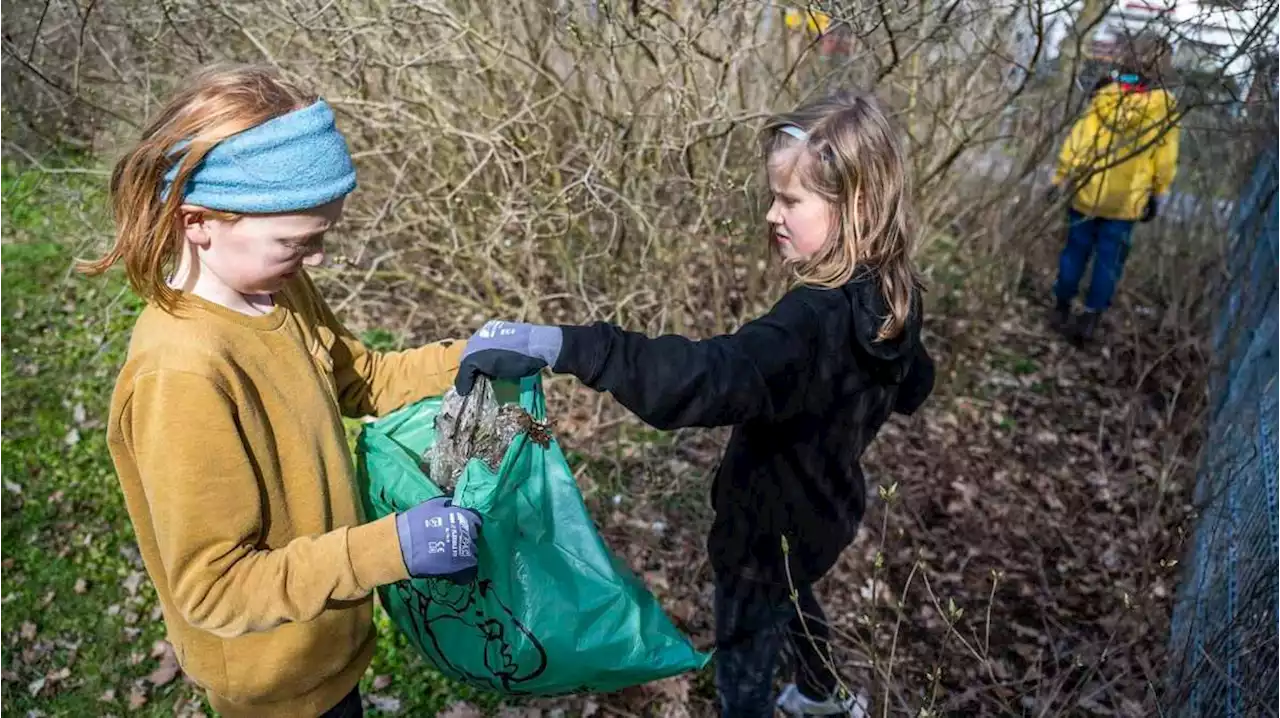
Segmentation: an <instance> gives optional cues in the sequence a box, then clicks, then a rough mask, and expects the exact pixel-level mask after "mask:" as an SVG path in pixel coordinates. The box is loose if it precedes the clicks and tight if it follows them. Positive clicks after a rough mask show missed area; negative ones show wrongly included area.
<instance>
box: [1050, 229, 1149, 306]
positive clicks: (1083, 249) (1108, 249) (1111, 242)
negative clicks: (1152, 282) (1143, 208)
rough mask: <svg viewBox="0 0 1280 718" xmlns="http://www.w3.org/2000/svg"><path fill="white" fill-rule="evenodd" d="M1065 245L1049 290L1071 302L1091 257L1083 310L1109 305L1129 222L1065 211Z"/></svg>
mask: <svg viewBox="0 0 1280 718" xmlns="http://www.w3.org/2000/svg"><path fill="white" fill-rule="evenodd" d="M1067 220H1068V225H1067V246H1066V247H1064V248H1063V249H1062V256H1061V257H1059V259H1058V281H1057V283H1056V284H1054V287H1053V293H1054V294H1055V295H1057V297H1058V299H1061V300H1063V301H1068V302H1069V301H1071V300H1072V299H1074V298H1075V296H1076V292H1078V291H1079V288H1080V280H1081V279H1082V278H1083V277H1084V270H1085V267H1087V266H1089V258H1090V257H1092V258H1093V276H1092V277H1091V278H1090V279H1089V293H1088V294H1087V295H1085V300H1084V306H1085V309H1087V310H1089V311H1091V312H1101V311H1103V310H1105V309H1107V308H1108V307H1110V306H1111V298H1112V297H1113V296H1114V295H1115V293H1116V284H1118V283H1119V282H1120V275H1121V274H1122V273H1123V272H1124V263H1125V260H1126V259H1128V258H1129V247H1130V245H1131V243H1132V237H1133V224H1134V223H1133V222H1132V221H1129V220H1123V219H1103V218H1101V217H1090V216H1089V215H1086V214H1081V213H1079V212H1077V211H1075V210H1074V209H1068V210H1067Z"/></svg>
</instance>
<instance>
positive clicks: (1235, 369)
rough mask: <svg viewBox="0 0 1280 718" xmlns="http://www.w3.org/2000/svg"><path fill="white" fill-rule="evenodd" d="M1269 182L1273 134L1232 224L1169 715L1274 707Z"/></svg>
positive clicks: (1273, 264)
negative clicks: (1226, 280) (1206, 433)
mask: <svg viewBox="0 0 1280 718" xmlns="http://www.w3.org/2000/svg"><path fill="white" fill-rule="evenodd" d="M1276 188H1277V154H1276V145H1275V144H1274V142H1272V143H1271V145H1270V147H1269V149H1267V150H1266V151H1264V152H1263V153H1262V154H1261V156H1260V157H1259V158H1258V160H1257V164H1256V166H1255V167H1254V171H1253V174H1252V176H1251V177H1250V178H1249V180H1248V181H1247V182H1246V183H1245V186H1244V187H1243V188H1242V191H1241V193H1240V197H1239V200H1238V202H1237V203H1236V213H1235V216H1234V218H1233V221H1232V231H1231V244H1230V249H1229V254H1228V262H1227V269H1228V272H1227V277H1228V284H1227V286H1226V287H1225V291H1224V292H1223V298H1224V301H1223V304H1222V306H1221V307H1220V309H1219V312H1220V314H1219V316H1218V325H1217V327H1216V328H1215V332H1214V337H1213V351H1214V357H1215V372H1214V375H1213V377H1212V379H1211V383H1210V392H1211V394H1210V397H1211V398H1210V403H1209V407H1210V414H1209V426H1208V436H1207V440H1206V444H1205V446H1206V448H1205V452H1204V458H1203V463H1202V465H1201V467H1200V474H1199V476H1198V479H1197V484H1196V495H1195V506H1196V508H1197V510H1198V512H1199V516H1198V519H1197V523H1196V527H1195V531H1194V534H1193V535H1192V537H1191V543H1190V548H1189V551H1188V554H1187V561H1186V562H1185V568H1184V571H1183V574H1182V582H1181V585H1180V587H1179V595H1178V601H1177V603H1176V605H1175V607H1174V614H1173V625H1172V631H1171V644H1170V649H1171V653H1172V656H1171V658H1172V663H1171V665H1170V668H1171V671H1170V676H1169V677H1170V682H1171V684H1170V689H1171V690H1170V693H1169V696H1170V700H1169V701H1167V703H1168V705H1167V708H1168V709H1169V712H1170V714H1173V715H1183V716H1225V717H1228V718H1235V717H1237V716H1239V717H1243V716H1261V715H1274V711H1275V707H1276V702H1277V699H1278V691H1277V685H1278V684H1277V668H1276V661H1277V648H1276V643H1277V624H1276V622H1277V618H1278V616H1280V614H1278V611H1277V608H1278V607H1277V603H1278V601H1280V586H1278V585H1277V562H1278V561H1280V555H1278V553H1277V549H1278V546H1277V533H1278V531H1277V510H1278V508H1277V500H1276V488H1277V487H1276V483H1277V481H1276V479H1277V471H1278V468H1277V465H1276V442H1277V435H1276V426H1277V419H1278V418H1280V417H1278V410H1280V407H1278V406H1277V396H1278V394H1277V392H1278V391H1280V387H1278V386H1277V377H1278V375H1280V371H1278V369H1280V364H1278V361H1277V341H1278V340H1280V333H1278V331H1277V327H1278V320H1277V308H1278V307H1280V298H1278V295H1277V271H1278V268H1277V258H1278V257H1280V245H1278V243H1277V238H1278V236H1280V228H1278V227H1277V215H1276Z"/></svg>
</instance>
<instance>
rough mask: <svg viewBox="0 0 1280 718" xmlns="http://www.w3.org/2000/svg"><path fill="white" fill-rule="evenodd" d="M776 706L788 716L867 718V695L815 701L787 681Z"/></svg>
mask: <svg viewBox="0 0 1280 718" xmlns="http://www.w3.org/2000/svg"><path fill="white" fill-rule="evenodd" d="M778 708H779V709H781V710H782V712H783V713H786V714H787V715H790V716H798V717H803V716H847V717H848V718H867V716H868V715H869V714H868V713H867V697H866V696H864V695H861V694H855V695H852V696H850V697H848V698H845V699H844V700H841V699H839V698H837V697H835V696H833V697H831V698H828V699H827V700H825V701H815V700H813V699H812V698H809V697H807V696H805V695H804V694H803V693H801V692H800V689H799V688H798V687H796V684H794V683H788V684H787V685H786V687H785V688H783V689H782V694H781V695H779V696H778Z"/></svg>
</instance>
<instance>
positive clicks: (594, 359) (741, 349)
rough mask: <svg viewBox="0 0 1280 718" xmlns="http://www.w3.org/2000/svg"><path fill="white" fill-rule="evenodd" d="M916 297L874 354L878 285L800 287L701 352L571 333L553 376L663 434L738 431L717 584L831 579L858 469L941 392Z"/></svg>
mask: <svg viewBox="0 0 1280 718" xmlns="http://www.w3.org/2000/svg"><path fill="white" fill-rule="evenodd" d="M918 295H919V293H918V292H917V293H916V296H915V297H914V299H913V303H912V309H911V312H910V316H909V320H908V322H907V325H906V328H905V330H904V331H903V332H901V333H900V334H899V335H898V336H897V337H896V338H894V339H891V340H885V341H877V339H876V335H877V333H878V331H879V329H880V324H881V321H882V319H883V317H885V316H886V315H887V314H888V309H887V306H886V304H885V302H884V299H883V297H882V295H881V292H880V290H879V287H878V282H877V281H876V279H875V277H874V275H873V274H871V273H869V272H868V273H864V274H863V275H862V276H860V277H858V278H855V279H854V280H852V281H850V282H849V283H848V284H845V285H844V286H842V287H839V288H836V289H815V288H811V287H798V288H796V289H793V290H791V291H790V292H788V293H787V294H786V295H785V296H783V297H782V299H781V300H779V301H778V303H777V304H776V305H774V307H773V309H771V310H770V311H769V313H768V314H766V315H765V316H763V317H760V318H759V319H756V320H754V321H751V322H749V323H747V324H745V325H744V326H743V327H742V328H741V329H739V330H738V331H737V332H735V333H733V334H729V335H723V336H717V337H713V338H711V339H705V340H701V341H695V340H691V339H686V338H684V337H679V336H662V337H657V338H649V337H647V336H644V335H642V334H636V333H633V332H627V331H624V330H622V329H620V328H618V327H616V326H614V325H611V324H606V323H597V324H593V325H590V326H566V327H562V329H563V344H562V347H561V351H560V356H559V358H558V359H557V361H556V364H555V366H554V367H553V370H554V371H556V372H557V373H569V374H574V375H576V376H577V377H578V378H579V379H581V380H582V381H583V382H584V383H586V384H587V385H588V386H590V387H592V388H594V389H596V390H599V391H608V392H610V393H612V394H613V395H614V397H615V398H616V399H617V400H618V401H619V402H620V403H621V404H622V405H623V406H625V407H626V408H627V409H629V410H631V411H632V412H633V413H635V414H636V416H638V417H639V418H640V419H642V420H644V421H645V422H646V423H648V424H650V425H651V426H653V427H656V428H658V429H675V428H679V427H688V426H703V427H712V426H730V425H732V426H734V427H735V428H734V431H733V435H732V437H731V438H730V440H729V445H728V447H727V449H726V450H725V454H724V457H723V458H722V460H721V462H720V466H719V468H718V470H717V471H716V476H715V480H714V483H713V485H712V489H711V500H712V505H713V507H714V509H715V512H716V517H715V522H714V524H713V526H712V529H711V534H710V537H709V539H708V544H707V548H708V550H709V552H710V556H711V563H712V566H713V568H714V569H715V570H716V571H717V572H721V573H729V574H734V575H740V576H747V577H750V578H755V579H758V580H763V581H768V582H784V581H786V580H787V575H786V573H785V570H784V557H783V551H782V546H783V541H782V538H783V537H784V536H785V537H786V543H787V545H788V546H789V547H790V548H789V552H788V555H787V557H786V567H787V568H789V570H790V572H791V580H792V581H795V582H796V583H808V582H812V581H816V580H817V579H819V578H821V577H822V576H823V575H824V574H825V573H826V572H827V571H828V570H829V569H830V568H831V566H832V565H833V564H834V563H835V561H836V558H837V557H838V556H839V555H840V552H841V551H843V550H844V548H845V547H847V546H848V545H849V543H850V542H851V541H852V540H853V537H854V535H855V534H856V532H857V530H858V524H859V522H860V521H861V520H862V515H863V511H864V510H865V507H866V495H865V494H866V486H865V481H864V479H863V474H862V467H861V466H860V465H859V461H860V459H861V457H862V453H863V451H864V450H865V449H866V447H867V444H869V443H870V442H871V440H872V439H873V438H875V436H876V433H877V432H878V431H879V430H880V427H881V425H883V424H884V422H885V420H887V419H888V418H889V415H890V413H891V412H893V411H895V410H896V411H898V412H900V413H904V414H911V413H913V412H914V411H915V410H916V409H917V408H919V406H920V405H921V404H922V403H923V402H924V400H925V399H926V398H927V397H928V396H929V394H930V393H931V392H932V390H933V382H934V367H933V360H932V359H931V358H930V357H929V354H928V352H927V351H926V350H925V348H924V345H923V344H922V343H921V341H920V323H921V316H920V314H921V312H920V300H919V296H918Z"/></svg>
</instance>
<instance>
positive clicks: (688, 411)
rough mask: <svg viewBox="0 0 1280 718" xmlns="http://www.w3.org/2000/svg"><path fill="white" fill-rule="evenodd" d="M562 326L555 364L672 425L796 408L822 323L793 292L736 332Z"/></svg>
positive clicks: (778, 414)
mask: <svg viewBox="0 0 1280 718" xmlns="http://www.w3.org/2000/svg"><path fill="white" fill-rule="evenodd" d="M562 330H563V332H564V338H563V345H562V347H561V350H560V357H559V359H557V360H556V364H555V366H554V367H553V370H554V371H556V372H557V373H562V374H573V375H575V376H577V377H578V378H579V379H581V380H582V382H583V383H585V384H586V385H588V386H590V387H591V388H593V389H596V390H597V391H607V392H610V393H612V394H613V395H614V397H615V398H616V399H617V400H618V401H619V402H620V403H621V404H622V405H623V406H625V407H626V408H627V409H628V410H630V411H631V412H632V413H634V414H635V415H636V416H638V417H640V418H641V419H642V420H644V421H645V422H646V423H648V424H649V425H650V426H653V427H656V428H659V429H675V428H679V427H685V426H730V425H733V424H740V423H743V422H745V421H749V420H753V419H764V420H778V419H782V418H785V417H786V416H788V415H790V414H792V413H794V412H797V411H799V410H800V409H801V408H803V406H804V398H805V390H806V388H807V384H808V380H809V376H810V374H811V373H812V371H813V368H814V367H813V362H812V359H813V356H814V352H815V347H816V346H817V344H818V341H819V336H820V333H821V325H820V322H819V319H818V317H817V314H816V313H815V311H814V310H813V309H812V308H811V307H810V306H809V305H808V304H807V303H806V302H804V301H803V300H802V299H800V298H799V297H798V296H797V295H796V293H794V292H792V293H789V294H787V295H786V296H784V297H783V298H782V299H781V300H780V301H779V302H778V304H777V305H776V306H774V308H773V309H772V310H771V311H770V312H769V313H768V314H766V315H765V316H763V317H761V318H759V319H756V320H754V321H752V322H750V323H748V324H746V325H744V326H743V327H742V328H741V329H739V330H738V331H737V332H735V333H733V334H729V335H722V336H717V337H712V338H710V339H704V340H701V341H695V340H692V339H687V338H685V337H680V336H673V335H668V336H661V337H656V338H650V337H647V336H645V335H643V334H638V333H635V332H629V331H625V330H623V329H621V328H619V327H617V326H614V325H612V324H607V323H603V322H600V323H596V324H592V325H590V326H565V327H562Z"/></svg>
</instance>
